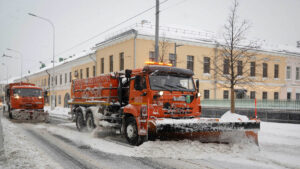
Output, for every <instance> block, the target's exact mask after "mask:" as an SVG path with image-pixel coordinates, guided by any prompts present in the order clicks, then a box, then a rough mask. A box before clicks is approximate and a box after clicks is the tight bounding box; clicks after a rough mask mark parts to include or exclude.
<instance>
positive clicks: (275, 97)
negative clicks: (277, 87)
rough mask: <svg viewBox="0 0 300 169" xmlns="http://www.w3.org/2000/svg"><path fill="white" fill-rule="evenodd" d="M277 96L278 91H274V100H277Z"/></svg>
mask: <svg viewBox="0 0 300 169" xmlns="http://www.w3.org/2000/svg"><path fill="white" fill-rule="evenodd" d="M278 98H279V93H278V92H274V100H278Z"/></svg>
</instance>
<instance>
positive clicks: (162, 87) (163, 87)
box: [153, 85, 169, 90]
mask: <svg viewBox="0 0 300 169" xmlns="http://www.w3.org/2000/svg"><path fill="white" fill-rule="evenodd" d="M153 86H155V87H159V88H161V89H165V90H169V88H166V87H165V86H160V85H153Z"/></svg>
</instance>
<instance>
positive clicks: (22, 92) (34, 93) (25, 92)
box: [13, 89, 42, 97]
mask: <svg viewBox="0 0 300 169" xmlns="http://www.w3.org/2000/svg"><path fill="white" fill-rule="evenodd" d="M13 94H17V95H19V96H31V97H38V96H42V90H40V89H13Z"/></svg>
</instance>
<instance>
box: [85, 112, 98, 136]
mask: <svg viewBox="0 0 300 169" xmlns="http://www.w3.org/2000/svg"><path fill="white" fill-rule="evenodd" d="M95 127H96V125H95V123H94V117H93V114H92V113H87V115H86V128H87V131H89V132H90V131H93V130H94V128H95Z"/></svg>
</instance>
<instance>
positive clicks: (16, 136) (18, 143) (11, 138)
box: [0, 117, 61, 169]
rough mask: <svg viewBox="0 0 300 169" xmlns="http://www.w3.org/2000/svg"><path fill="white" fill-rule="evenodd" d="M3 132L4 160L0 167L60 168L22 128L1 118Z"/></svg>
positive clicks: (11, 168) (17, 168)
mask: <svg viewBox="0 0 300 169" xmlns="http://www.w3.org/2000/svg"><path fill="white" fill-rule="evenodd" d="M1 120H2V124H3V134H4V149H5V156H6V161H5V163H4V165H0V168H2V167H3V168H9V169H19V168H20V169H21V168H32V169H35V168H37V169H38V168H61V167H60V166H59V165H58V164H57V163H55V162H54V161H52V160H51V159H50V158H49V156H47V154H46V153H45V152H44V151H42V150H41V149H39V148H37V147H36V146H35V144H34V143H33V141H32V140H31V138H30V137H28V136H27V135H26V134H25V133H24V132H25V131H24V130H23V129H22V128H20V127H17V125H14V124H12V123H11V122H9V121H7V119H5V118H3V117H2V118H1Z"/></svg>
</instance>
